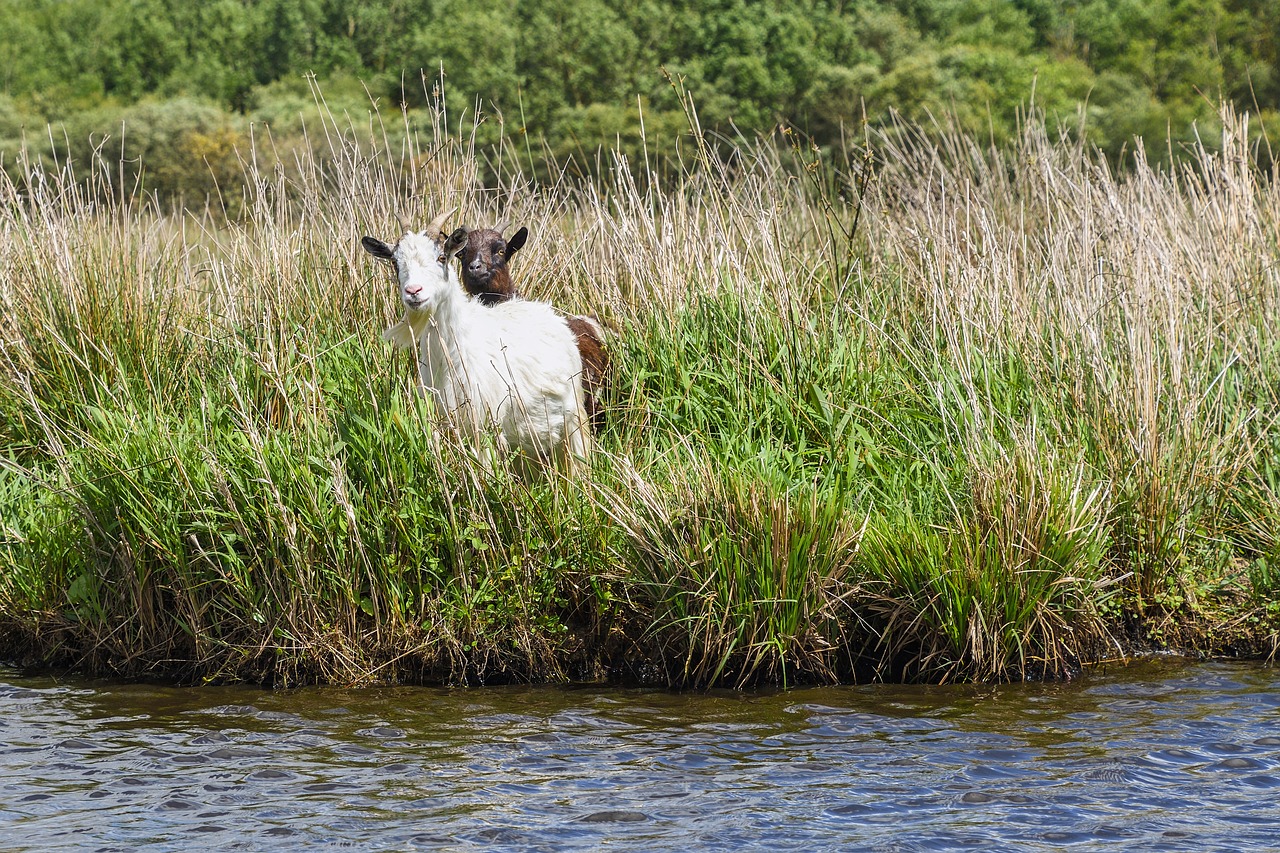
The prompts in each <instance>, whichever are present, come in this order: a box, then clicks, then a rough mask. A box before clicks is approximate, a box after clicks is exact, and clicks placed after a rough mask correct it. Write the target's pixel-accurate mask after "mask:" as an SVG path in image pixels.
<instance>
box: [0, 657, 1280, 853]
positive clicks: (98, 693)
mask: <svg viewBox="0 0 1280 853" xmlns="http://www.w3.org/2000/svg"><path fill="white" fill-rule="evenodd" d="M1278 687H1280V677H1278V676H1277V673H1276V672H1275V671H1274V670H1271V669H1267V668H1264V667H1259V666H1240V665H1231V664H1195V665H1192V664H1172V663H1167V662H1162V663H1144V664H1140V665H1135V666H1133V667H1130V668H1127V669H1125V668H1116V669H1112V670H1111V671H1109V672H1107V673H1103V674H1097V675H1089V676H1086V677H1083V678H1081V679H1079V680H1077V681H1075V682H1072V683H1068V684H1042V685H1038V684H1027V685H1002V686H998V687H990V686H957V687H941V688H940V687H908V686H893V685H877V686H866V687H845V688H832V689H822V690H797V691H792V692H789V693H761V694H736V693H727V692H720V691H713V692H711V693H707V694H698V695H691V694H672V693H666V692H662V691H653V690H603V689H601V690H596V689H582V688H579V689H573V690H557V689H534V688H504V689H493V690H476V691H450V690H424V689H414V688H391V689H385V690H370V691H356V692H343V691H338V690H309V691H308V690H299V691H282V692H278V693H272V692H269V691H262V690H257V689H252V688H201V689H189V690H178V689H170V688H165V687H157V686H154V685H118V684H103V683H92V684H84V685H76V684H71V685H68V684H55V683H53V682H52V681H50V680H47V679H44V680H42V679H32V678H20V677H18V676H16V675H14V674H12V673H3V672H0V729H2V730H3V737H0V848H3V849H5V850H18V851H21V850H33V851H34V850H41V851H46V850H47V851H58V850H68V851H69V850H87V849H88V850H92V849H102V850H112V849H120V850H124V849H130V850H131V849H135V848H137V847H145V848H146V849H148V850H162V851H163V850H176V851H184V853H185V851H186V850H189V849H190V848H191V847H192V846H193V845H199V846H200V847H208V848H211V849H245V850H272V849H290V850H292V849H297V848H298V847H301V846H304V845H307V846H309V845H321V846H331V847H336V846H343V847H349V848H356V849H369V850H382V849H409V848H414V847H426V848H435V849H467V848H470V847H485V848H493V849H496V850H512V851H516V850H519V851H537V850H548V851H550V850H597V849H601V848H603V847H608V848H609V849H613V850H635V851H641V850H643V851H650V850H686V849H696V850H733V851H740V850H743V849H761V848H766V849H770V850H777V851H783V850H805V851H809V850H912V851H915V850H961V849H970V848H976V849H988V848H1002V849H1041V850H1048V849H1058V848H1060V847H1067V846H1069V847H1070V848H1071V849H1073V850H1129V849H1147V850H1162V849H1167V850H1184V849H1223V850H1226V849H1231V850H1249V849H1256V850H1266V849H1271V848H1272V847H1273V846H1274V845H1273V842H1272V837H1273V836H1274V827H1275V826H1276V825H1280V806H1277V805H1275V804H1274V803H1275V801H1276V799H1277V798H1276V796H1275V791H1276V790H1277V789H1280V725H1277V724H1276V720H1275V714H1274V709H1275V708H1276V707H1277V701H1276V699H1275V697H1276V696H1277V695H1280V690H1277V688H1278Z"/></svg>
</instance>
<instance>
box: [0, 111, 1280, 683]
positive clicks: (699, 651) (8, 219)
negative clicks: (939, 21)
mask: <svg viewBox="0 0 1280 853" xmlns="http://www.w3.org/2000/svg"><path fill="white" fill-rule="evenodd" d="M690 118H691V126H692V127H693V128H694V129H695V130H696V116H695V115H694V113H693V111H692V108H691V109H690ZM388 122H389V123H390V124H391V125H392V127H391V128H388V127H387V123H388ZM397 122H399V123H400V124H399V125H397ZM414 126H415V125H414V124H412V123H411V122H410V121H408V119H407V118H405V117H401V118H397V119H393V118H391V117H387V116H382V115H379V114H378V113H376V112H371V113H370V115H369V116H367V117H365V118H363V119H360V120H353V119H352V118H351V117H347V116H344V117H335V116H332V115H326V123H325V125H324V127H323V128H320V129H318V130H317V131H316V132H317V134H319V135H322V136H323V138H324V140H325V144H324V145H314V146H312V147H311V148H310V149H308V153H304V154H301V155H298V156H297V157H296V158H295V159H294V160H293V161H292V162H275V161H272V159H271V157H269V156H268V155H269V153H270V152H269V149H268V147H267V146H268V144H269V143H268V142H267V141H263V142H262V143H261V144H262V145H263V146H264V147H263V150H261V151H250V152H245V153H244V161H243V168H244V170H245V176H246V181H245V186H246V189H245V195H244V197H243V198H237V199H233V200H228V199H220V198H218V197H213V198H211V199H209V201H208V203H207V204H206V205H203V206H201V207H199V208H198V209H193V208H190V207H187V208H179V209H174V208H172V207H169V206H166V205H165V204H163V203H161V202H159V201H157V200H155V199H152V198H148V197H146V196H143V195H141V194H138V193H135V192H131V190H130V188H129V187H122V186H120V184H119V181H118V180H117V179H116V177H115V176H116V175H117V174H118V172H119V170H118V168H117V166H116V165H113V164H112V163H110V162H106V161H102V160H99V161H96V162H91V163H77V164H75V165H74V166H69V165H63V166H61V167H57V168H52V169H51V168H50V167H48V166H47V165H41V164H34V163H33V164H29V165H28V166H27V167H26V168H25V169H24V170H23V174H22V177H21V179H20V180H17V181H10V180H7V179H3V178H0V181H4V182H3V183H0V233H2V234H3V239H0V306H2V311H0V655H3V656H4V657H7V658H10V659H14V660H19V661H24V662H29V663H38V664H42V665H55V666H72V667H77V668H80V669H82V670H87V671H91V672H94V673H104V674H105V673H111V674H119V675H125V676H162V677H172V678H179V679H182V680H185V681H191V682H198V681H208V680H232V679H248V680H256V681H263V682H269V683H275V684H296V683H305V682H315V681H324V682H330V683H341V684H362V683H369V682H373V681H447V682H455V683H456V682H467V683H479V682H493V681H500V680H567V679H600V678H614V679H623V680H632V679H634V680H640V681H646V682H653V683H663V684H670V685H673V686H706V685H711V684H728V685H748V684H755V683H784V684H794V683H801V682H812V681H824V682H831V681H840V680H867V679H916V680H929V681H947V680H958V679H974V680H1000V679H1020V678H1028V677H1064V676H1069V675H1070V674H1071V673H1072V672H1074V671H1076V669H1078V668H1079V667H1080V666H1083V665H1087V664H1089V663H1091V662H1096V661H1100V660H1106V659H1110V658H1114V657H1116V656H1118V655H1119V656H1122V655H1125V654H1128V653H1131V652H1132V651H1134V650H1136V649H1142V648H1151V647H1166V648H1178V649H1191V650H1195V651H1198V652H1202V653H1238V654H1251V655H1267V654H1274V651H1275V647H1276V638H1277V625H1280V600H1278V599H1277V595H1276V588H1277V584H1278V583H1280V568H1278V567H1280V536H1278V535H1277V529H1278V528H1277V520H1278V519H1280V464H1277V463H1278V462H1280V455H1278V454H1280V430H1278V429H1277V423H1276V417H1277V413H1278V412H1280V405H1277V403H1278V401H1277V399H1276V396H1277V390H1276V389H1277V388H1280V351H1278V350H1277V347H1276V345H1275V343H1274V341H1275V340H1276V335H1275V331H1276V330H1275V325H1276V322H1277V320H1276V317H1277V316H1280V315H1278V314H1277V301H1278V297H1280V272H1277V270H1278V267H1277V255H1278V254H1280V249H1278V246H1280V189H1277V187H1278V186H1280V184H1277V182H1276V180H1275V177H1276V176H1275V175H1266V174H1261V173H1260V172H1259V171H1258V169H1257V168H1256V167H1255V166H1254V165H1253V164H1254V162H1255V161H1254V159H1253V157H1252V153H1253V152H1251V151H1250V150H1249V149H1248V147H1247V143H1246V140H1247V139H1248V132H1247V118H1246V117H1241V116H1235V115H1232V114H1229V113H1228V114H1224V116H1223V130H1222V136H1221V139H1220V140H1219V139H1215V140H1213V144H1212V145H1200V146H1197V147H1195V148H1194V149H1192V150H1190V151H1188V152H1186V155H1185V157H1184V158H1183V159H1182V160H1181V161H1180V163H1181V164H1180V165H1179V166H1177V167H1174V168H1170V169H1164V170H1156V169H1154V168H1152V167H1150V166H1149V165H1148V164H1147V163H1146V162H1145V160H1144V159H1143V158H1142V157H1141V155H1140V154H1139V155H1138V156H1137V157H1136V158H1135V159H1134V161H1133V162H1132V163H1131V164H1130V165H1129V166H1128V167H1127V168H1126V169H1125V170H1124V171H1123V173H1122V174H1117V173H1116V172H1114V171H1113V170H1112V169H1111V168H1110V167H1109V166H1108V165H1107V163H1106V161H1105V160H1104V159H1102V158H1101V157H1099V156H1097V154H1096V153H1095V152H1092V151H1090V150H1089V149H1088V148H1086V147H1083V146H1081V145H1080V144H1077V143H1075V142H1072V141H1070V140H1068V139H1065V138H1064V139H1050V138H1049V137H1048V135H1047V134H1046V133H1045V131H1044V129H1043V127H1042V126H1041V125H1039V124H1037V123H1036V122H1034V121H1031V122H1029V123H1028V125H1027V127H1026V128H1025V132H1024V133H1023V135H1022V137H1021V139H1020V140H1019V142H1018V143H1017V144H1016V145H1014V146H1012V147H1010V148H1008V149H1000V150H993V149H990V148H987V147H983V146H982V145H981V144H979V142H978V141H976V140H974V139H971V138H968V137H965V136H963V135H957V134H947V133H939V132H936V131H934V132H930V133H925V132H923V131H920V130H918V129H914V128H909V127H893V128H888V129H886V130H883V131H879V132H868V133H866V134H865V135H864V136H863V137H862V138H861V139H859V140H858V141H857V143H856V145H851V146H850V148H849V150H848V151H843V152H815V151H812V150H810V149H808V148H807V147H806V146H805V145H804V144H803V143H801V142H800V141H799V140H798V139H797V137H796V136H795V135H794V134H786V135H782V136H780V137H778V138H777V139H769V140H760V141H757V142H754V143H746V142H742V143H739V144H738V145H737V146H735V147H732V148H730V149H728V150H727V151H725V150H720V151H717V150H713V149H712V148H710V147H708V146H706V145H703V144H699V143H698V139H699V138H700V137H698V136H696V135H695V136H694V137H692V139H693V141H692V142H691V143H690V144H689V146H688V148H687V149H686V151H685V159H684V162H685V167H684V171H683V173H682V174H681V175H680V176H679V179H678V180H677V181H676V182H675V183H674V184H672V183H670V182H667V183H663V182H661V181H658V180H656V179H655V178H654V176H652V175H650V174H648V173H646V171H645V166H644V164H643V163H633V162H628V161H627V160H625V159H623V158H621V157H619V156H616V155H613V156H611V157H610V156H607V155H602V159H601V168H600V170H599V173H598V177H596V178H593V179H590V180H574V181H570V180H568V179H565V180H562V181H561V182H559V183H556V184H553V185H535V184H534V183H532V182H531V181H530V180H528V179H526V178H525V177H523V175H522V174H521V173H520V171H519V170H518V168H516V167H514V166H513V165H512V163H514V162H516V161H517V160H516V158H511V159H510V160H509V161H504V162H505V163H506V165H505V167H504V168H502V169H496V170H495V169H494V168H493V164H492V163H488V164H486V163H483V162H482V161H481V160H480V156H479V154H478V152H477V151H476V150H475V149H474V147H473V146H472V144H471V142H470V140H469V139H468V138H465V137H463V138H459V137H458V136H456V135H451V134H450V133H449V132H447V130H446V128H447V123H446V122H445V121H444V120H443V116H438V117H437V120H436V121H435V122H434V124H433V125H432V126H431V127H430V129H429V130H428V131H423V132H419V133H415V132H414V129H413V128H414ZM688 141H689V140H686V142H688ZM312 152H318V153H312ZM495 172H496V174H498V175H499V176H500V178H499V181H498V184H497V185H496V186H487V187H486V186H484V185H482V183H481V177H480V176H481V175H482V174H493V173H495ZM455 205H457V206H459V207H460V208H461V209H460V212H459V214H458V216H457V221H458V222H460V223H468V224H471V225H492V224H495V223H498V222H510V223H513V224H523V225H526V226H528V227H529V228H530V231H531V233H532V239H531V240H530V242H529V245H528V246H527V248H526V249H525V250H524V251H523V252H522V253H521V255H520V257H519V259H518V260H517V263H516V268H515V273H516V276H517V278H518V280H519V282H520V284H521V286H522V288H523V289H524V290H525V292H526V293H527V294H528V295H530V296H532V297H535V298H544V299H550V300H551V301H553V302H555V303H556V304H557V305H559V306H561V307H562V308H563V309H565V310H567V311H571V312H591V313H595V314H597V315H599V316H600V317H601V318H602V319H603V320H604V321H605V322H606V323H607V324H608V325H609V327H610V328H611V330H612V336H613V340H612V344H613V352H614V361H615V365H616V374H615V377H614V381H613V385H612V390H611V392H610V397H609V399H608V405H609V407H610V415H609V423H608V426H607V427H606V429H605V431H604V433H603V434H602V435H601V436H600V442H599V450H600V452H599V453H598V454H597V456H596V457H595V459H594V460H593V464H592V468H591V471H590V474H589V476H586V477H584V478H582V479H579V480H577V481H574V482H566V481H563V480H559V479H557V478H555V477H553V476H548V477H547V478H546V479H545V480H536V481H531V480H530V479H529V478H520V477H516V476H511V475H508V474H506V473H504V472H501V471H498V472H486V471H485V470H484V469H482V468H481V467H479V466H477V465H476V464H475V461H474V454H472V453H471V452H470V450H469V448H466V447H461V446H458V445H456V444H455V443H453V441H452V440H451V439H450V438H449V437H448V435H447V434H446V433H445V432H444V431H443V430H441V429H439V425H438V424H437V423H436V422H435V420H434V416H433V415H432V413H431V412H430V411H428V410H427V408H426V407H425V406H424V405H423V404H422V402H421V400H420V399H419V398H418V396H417V395H416V394H415V393H414V390H413V382H412V378H413V369H412V365H411V364H410V362H409V360H408V359H407V358H406V357H405V355H404V354H402V353H401V354H397V353H393V352H392V351H391V350H390V348H389V347H388V346H386V345H385V344H383V343H382V342H381V341H380V340H379V338H378V332H379V331H380V330H381V329H382V328H383V327H384V326H386V325H387V324H389V323H390V322H391V321H392V320H393V319H394V317H395V315H396V314H397V312H398V309H399V306H398V304H397V303H396V298H395V289H394V287H393V286H392V283H391V282H390V280H389V277H388V274H387V272H386V270H385V269H382V268H380V267H377V266H376V265H374V264H372V263H370V262H369V261H368V260H367V258H366V257H365V256H364V254H363V252H362V251H361V250H360V249H359V243H358V241H359V238H360V236H361V235H363V234H374V235H377V236H382V237H390V236H394V234H395V232H396V230H397V226H396V225H395V223H396V222H397V219H398V217H399V216H401V215H405V216H408V217H409V218H410V219H413V220H416V221H420V222H425V221H426V219H428V218H430V216H431V215H432V214H433V213H435V212H436V211H437V210H439V209H443V208H446V207H452V206H455Z"/></svg>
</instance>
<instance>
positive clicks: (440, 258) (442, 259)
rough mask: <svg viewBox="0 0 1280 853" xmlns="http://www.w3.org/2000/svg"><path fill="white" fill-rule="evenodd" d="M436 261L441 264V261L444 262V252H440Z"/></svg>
mask: <svg viewBox="0 0 1280 853" xmlns="http://www.w3.org/2000/svg"><path fill="white" fill-rule="evenodd" d="M436 263H437V264H443V263H444V254H443V253H441V255H440V257H438V258H436Z"/></svg>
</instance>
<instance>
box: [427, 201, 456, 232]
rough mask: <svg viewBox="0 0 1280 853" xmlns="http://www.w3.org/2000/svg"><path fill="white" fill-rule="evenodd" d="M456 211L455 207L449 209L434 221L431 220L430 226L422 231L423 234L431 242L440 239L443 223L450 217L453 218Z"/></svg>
mask: <svg viewBox="0 0 1280 853" xmlns="http://www.w3.org/2000/svg"><path fill="white" fill-rule="evenodd" d="M457 211H458V208H456V207H451V208H449V209H448V210H446V211H445V212H444V213H442V214H440V215H439V216H437V217H436V218H435V219H433V220H431V222H430V224H428V225H427V230H426V231H424V232H423V233H424V234H426V235H427V236H428V237H430V238H431V239H432V240H438V239H439V238H440V237H443V236H444V221H445V220H446V219H448V218H449V217H450V216H453V214H454V213H456V212H457Z"/></svg>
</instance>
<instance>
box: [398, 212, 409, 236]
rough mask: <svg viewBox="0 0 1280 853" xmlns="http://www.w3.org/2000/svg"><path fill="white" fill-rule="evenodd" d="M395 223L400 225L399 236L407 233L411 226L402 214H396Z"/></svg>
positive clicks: (407, 218)
mask: <svg viewBox="0 0 1280 853" xmlns="http://www.w3.org/2000/svg"><path fill="white" fill-rule="evenodd" d="M396 222H398V223H400V233H401V234H408V233H409V226H410V225H411V224H412V223H411V222H409V217H407V216H405V215H404V214H403V213H398V214H396Z"/></svg>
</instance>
